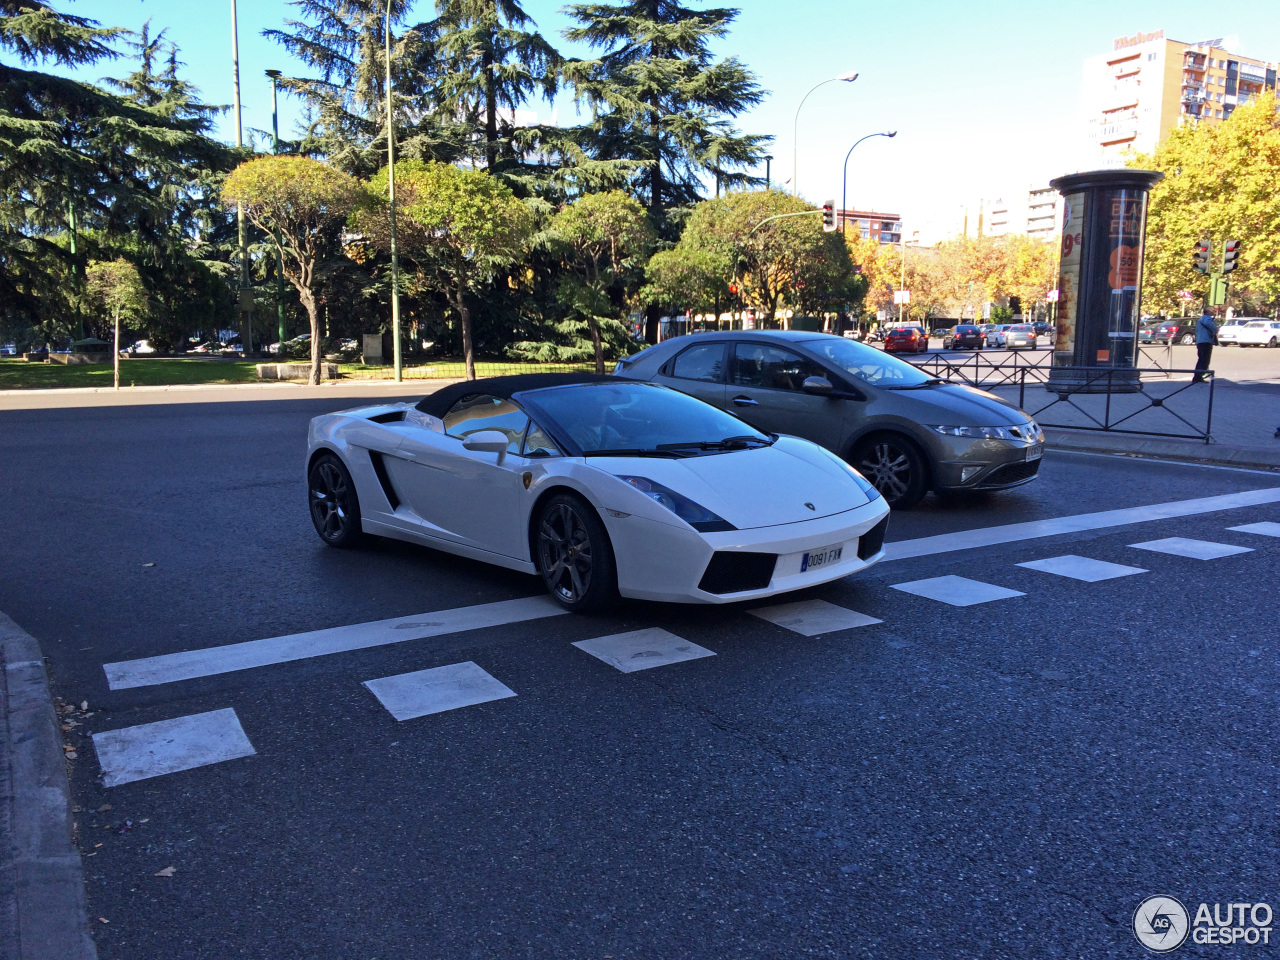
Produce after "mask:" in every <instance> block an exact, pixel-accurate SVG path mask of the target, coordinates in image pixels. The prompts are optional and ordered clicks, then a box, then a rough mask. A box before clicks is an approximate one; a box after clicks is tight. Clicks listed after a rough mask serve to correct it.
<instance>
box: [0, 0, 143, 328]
mask: <svg viewBox="0 0 1280 960" xmlns="http://www.w3.org/2000/svg"><path fill="white" fill-rule="evenodd" d="M119 32H120V31H119V30H115V29H111V28H104V27H100V26H99V25H98V24H97V23H96V22H95V21H93V20H89V19H87V18H85V17H73V16H69V15H67V14H59V13H55V12H54V11H53V10H52V9H51V8H50V7H49V6H48V5H47V4H45V3H42V2H40V0H0V55H5V58H6V59H8V58H9V57H12V56H16V58H17V61H18V62H19V63H22V64H26V65H28V66H31V65H36V64H40V63H45V62H48V63H53V64H56V65H59V66H64V67H77V66H84V65H87V64H93V63H96V62H98V61H99V60H102V59H104V58H107V57H111V56H113V55H114V51H113V50H112V48H111V45H110V44H111V40H112V38H113V37H115V36H116V35H117V34H118V33H119ZM100 108H101V102H100V100H99V98H98V96H97V95H96V93H95V91H94V90H93V89H92V88H90V87H87V86H85V85H83V84H78V83H75V82H73V81H70V80H66V79H63V78H61V77H55V76H51V75H49V74H45V73H36V72H33V71H29V70H23V69H19V68H18V67H15V66H12V65H10V64H9V63H6V62H4V61H2V60H0V156H3V157H4V158H5V160H4V162H3V163H0V332H5V333H7V335H11V336H12V335H21V336H23V339H31V338H33V337H34V332H33V331H32V327H34V326H35V325H36V324H38V323H39V322H40V321H41V320H42V319H43V318H44V317H45V316H46V315H47V311H48V308H49V306H50V305H51V304H52V303H55V302H60V303H61V305H62V306H63V307H66V306H67V305H68V304H69V298H68V297H67V296H66V295H65V293H66V292H65V291H64V290H63V289H62V287H63V286H65V284H66V283H67V282H68V281H69V280H73V277H74V274H72V273H70V272H69V270H68V268H69V266H70V265H71V261H70V258H69V256H68V253H67V250H66V245H65V244H61V243H58V242H57V241H56V239H55V238H51V237H49V236H48V235H47V234H49V233H50V232H51V231H56V230H60V229H61V228H62V227H63V225H64V223H65V221H66V215H67V210H68V203H69V201H70V199H71V197H72V195H73V192H74V191H75V188H76V187H77V186H79V185H82V184H87V183H88V182H89V181H91V180H92V177H93V169H92V166H93V165H92V161H91V160H90V159H89V158H87V157H85V156H83V155H82V154H81V152H80V151H79V150H78V149H77V148H76V145H75V144H74V143H73V142H71V141H70V138H68V137H67V135H66V134H67V129H66V127H67V122H68V120H69V119H70V118H73V117H81V116H84V115H92V114H94V113H96V112H97V111H98V110H99V109H100ZM64 330H65V326H64Z"/></svg>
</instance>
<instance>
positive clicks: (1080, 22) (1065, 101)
mask: <svg viewBox="0 0 1280 960" xmlns="http://www.w3.org/2000/svg"><path fill="white" fill-rule="evenodd" d="M52 2H53V4H54V6H55V7H56V8H58V9H63V10H68V11H70V12H73V13H76V14H79V15H81V16H89V17H93V18H94V19H97V20H99V21H101V22H102V23H104V24H110V25H116V26H123V27H129V28H132V29H137V28H138V27H140V26H141V24H142V22H143V21H144V20H146V19H148V18H150V19H151V21H152V27H153V29H159V28H161V27H163V28H167V30H168V36H169V38H170V39H171V40H173V41H175V42H176V43H177V44H178V46H179V47H180V49H181V55H182V59H183V60H185V61H186V63H187V65H188V66H187V71H188V76H189V78H190V79H191V80H192V81H193V82H194V83H195V84H196V85H197V86H198V87H199V88H200V89H201V91H202V93H203V95H204V99H205V100H206V101H208V102H211V103H228V104H229V103H230V102H231V92H232V91H231V28H230V21H231V17H230V2H229V0H195V2H193V0H79V2H74V3H69V2H67V0H52ZM686 2H687V3H690V4H691V5H694V6H700V7H701V6H708V5H709V4H699V3H697V0H686ZM1273 3H1274V0H1263V2H1261V3H1239V4H1230V5H1226V4H1222V5H1218V4H1213V5H1210V4H1206V3H1204V2H1203V0H1200V2H1188V0H1128V2H1127V3H1124V4H1116V3H1114V2H1112V0H1075V2H1073V3H1072V4H1070V5H1061V4H1059V5H1050V4H1041V3H1035V2H1030V0H966V2H963V3H961V2H958V0H896V2H895V0H888V2H885V0H881V2H876V3H869V2H865V0H745V2H742V3H741V5H740V6H739V10H740V13H739V16H738V20H737V23H736V24H735V27H734V29H733V31H732V33H731V34H730V36H729V37H728V38H727V39H726V40H725V41H724V42H722V43H721V44H720V45H719V49H718V50H717V53H719V54H721V55H733V56H737V57H739V58H740V59H742V60H744V61H745V62H746V63H747V64H748V65H749V66H750V67H751V68H752V69H753V70H754V71H755V72H756V75H757V76H758V78H759V81H760V84H761V86H763V87H764V88H765V89H766V90H767V91H769V95H768V96H767V97H766V99H765V101H764V102H763V103H762V104H761V105H760V106H758V107H757V108H755V109H754V110H753V111H752V112H751V113H750V114H747V115H744V116H743V117H741V118H740V121H739V123H740V126H741V127H742V128H743V129H744V130H748V131H750V132H753V133H764V134H771V135H773V136H774V137H775V143H774V145H773V149H772V153H773V155H774V157H775V160H774V162H773V176H774V179H775V181H786V180H789V179H790V178H791V176H792V163H791V157H792V143H793V140H792V124H793V122H794V118H795V114H796V107H797V104H798V103H799V102H800V99H801V97H803V96H804V94H805V91H807V90H808V89H809V88H810V87H812V86H813V85H814V84H815V83H817V82H818V81H820V80H823V79H826V78H828V77H834V76H837V75H839V74H841V73H844V72H846V71H857V72H858V73H859V74H860V76H859V79H858V80H857V81H856V82H854V83H851V84H846V83H830V84H826V85H825V86H823V87H822V88H821V89H819V90H817V91H816V92H815V93H814V94H813V95H812V96H810V97H809V99H808V101H807V102H806V103H805V105H804V108H803V110H802V111H801V113H800V119H799V136H798V146H799V154H800V158H799V185H800V190H801V193H802V194H803V195H804V196H806V197H807V198H808V199H810V200H811V201H814V202H821V201H822V200H824V199H826V198H827V197H834V198H835V199H836V200H837V202H839V198H840V187H841V165H842V163H843V161H844V158H845V154H846V152H847V151H848V149H849V147H850V146H851V145H852V144H853V142H854V141H855V140H857V139H858V138H859V137H861V136H863V135H864V134H867V133H872V132H876V131H881V130H894V129H896V130H897V131H898V136H897V137H896V138H895V139H893V140H888V139H884V138H874V139H871V140H868V141H866V142H865V143H863V144H862V145H861V146H859V147H858V148H857V150H856V151H855V152H854V153H853V155H852V158H851V160H850V163H849V205H850V206H855V205H856V206H858V207H860V208H863V209H866V208H868V207H870V208H872V209H876V210H887V211H891V212H897V213H901V214H902V215H903V216H904V222H905V225H906V226H905V229H906V230H907V233H908V234H910V232H911V231H912V230H913V229H914V228H915V227H916V226H920V227H931V226H933V225H934V224H937V223H940V222H949V221H953V220H955V219H956V216H957V211H958V210H959V209H960V207H961V206H962V205H965V204H968V205H974V204H976V203H977V202H978V201H979V199H981V198H988V199H990V198H993V197H998V196H1002V195H1005V196H1012V195H1014V194H1016V193H1017V192H1018V191H1020V190H1024V189H1025V188H1026V186H1027V185H1029V184H1030V183H1037V184H1043V183H1045V182H1047V180H1048V179H1049V178H1050V177H1053V176H1057V175H1059V174H1061V173H1066V172H1069V171H1071V170H1074V169H1076V167H1077V160H1076V151H1077V150H1078V145H1079V143H1080V141H1081V139H1082V137H1083V131H1082V129H1081V128H1080V126H1079V121H1078V102H1079V96H1080V77H1081V67H1082V64H1083V61H1084V60H1085V58H1086V57H1090V56H1093V55H1096V54H1099V53H1104V52H1106V51H1108V50H1109V49H1111V42H1112V39H1113V38H1115V37H1119V36H1122V35H1128V34H1133V33H1137V32H1139V31H1143V32H1149V31H1153V30H1158V29H1163V30H1164V31H1165V36H1166V37H1169V38H1171V39H1176V40H1183V41H1194V40H1201V39H1206V38H1211V37H1225V36H1233V35H1235V36H1238V37H1239V47H1238V52H1240V53H1242V54H1245V55H1248V56H1254V57H1260V58H1262V59H1266V60H1270V61H1273V62H1274V61H1278V60H1280V16H1275V15H1264V14H1263V11H1264V9H1266V8H1267V7H1269V6H1271V5H1272V4H1273ZM524 6H525V10H526V11H527V12H528V13H529V14H530V15H531V16H532V17H533V18H534V19H535V20H536V21H537V22H538V25H539V27H540V28H541V29H542V30H543V32H544V33H546V34H547V35H549V36H552V37H553V38H554V39H555V41H556V42H557V43H558V44H559V45H560V47H561V49H563V50H565V52H567V53H575V52H576V53H579V54H583V53H585V51H573V50H571V49H570V48H569V47H568V44H567V43H566V42H564V41H563V39H562V38H561V37H560V36H559V33H560V31H561V30H562V29H563V28H564V27H565V26H567V25H568V24H569V20H568V18H567V17H565V16H564V14H563V13H562V12H561V10H562V7H563V4H562V2H559V0H525V4H524ZM433 7H434V4H433V3H432V2H431V0H419V2H418V5H417V7H416V9H415V11H414V14H415V16H416V17H417V18H418V19H423V20H425V19H428V18H429V17H430V16H431V14H432V10H433ZM1274 13H1275V11H1274V10H1272V14H1274ZM292 15H293V11H292V10H291V7H290V4H289V3H288V2H287V0H239V24H240V59H241V68H240V69H241V74H240V76H241V95H242V103H243V115H244V124H245V126H246V128H249V127H256V128H258V129H268V128H269V127H270V123H271V115H270V111H271V97H270V85H269V82H268V81H267V80H266V78H265V77H264V75H263V71H264V70H265V69H267V68H269V67H270V68H278V69H281V70H283V71H285V72H286V73H289V72H291V71H294V70H300V67H299V66H297V65H295V64H292V63H291V62H290V60H289V58H288V57H286V56H284V54H283V50H282V48H280V47H279V46H278V45H276V44H274V43H271V42H269V41H267V40H266V39H264V38H263V37H262V35H261V33H262V30H263V29H265V28H267V27H279V26H281V24H282V22H283V20H284V19H285V18H286V17H289V16H292ZM127 70H128V65H127V64H126V63H124V62H123V61H119V62H117V63H115V64H111V63H104V64H99V65H98V67H96V68H93V69H91V70H89V71H88V72H87V73H86V74H85V77H86V79H97V78H98V77H100V76H102V75H104V74H116V75H118V74H122V73H125V72H127ZM535 108H536V109H537V110H538V112H539V114H540V117H541V118H542V119H549V118H550V116H551V109H550V108H549V107H548V106H547V105H546V104H537V105H535ZM557 109H558V114H559V119H560V121H561V122H562V123H564V122H572V110H573V107H572V104H571V103H570V102H569V101H567V100H566V99H564V98H562V100H561V102H560V103H559V104H558V105H557ZM281 114H282V117H283V120H282V132H285V131H286V130H288V129H290V128H291V127H292V125H293V123H294V122H296V117H297V110H296V108H295V107H294V105H293V104H291V103H290V102H289V101H288V100H287V99H285V100H282V103H281ZM219 132H220V134H221V135H222V136H223V137H224V139H227V140H228V141H230V140H232V139H233V137H234V130H233V127H232V126H231V123H230V120H229V118H225V119H224V120H223V121H222V125H221V128H220V131H219ZM761 172H762V173H763V171H761Z"/></svg>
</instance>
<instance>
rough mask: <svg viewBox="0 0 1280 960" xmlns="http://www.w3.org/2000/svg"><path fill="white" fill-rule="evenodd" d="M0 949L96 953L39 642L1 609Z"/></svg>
mask: <svg viewBox="0 0 1280 960" xmlns="http://www.w3.org/2000/svg"><path fill="white" fill-rule="evenodd" d="M0 657H2V659H3V664H4V671H3V674H2V675H0V697H2V699H3V709H2V710H0V733H3V734H4V742H5V744H6V747H7V749H6V750H5V751H4V755H3V756H0V786H2V788H3V796H0V804H2V808H0V828H2V829H3V832H4V834H5V835H6V839H7V840H8V841H9V842H8V844H7V846H8V849H6V850H4V851H3V857H2V858H0V875H3V881H0V895H3V898H4V902H3V903H0V922H2V923H3V924H4V925H5V930H4V931H3V940H4V942H3V943H0V952H2V953H3V955H4V956H5V957H13V958H14V960H97V956H98V951H97V949H96V948H95V946H94V944H93V938H92V937H91V936H90V935H89V923H88V918H87V913H86V910H87V903H86V900H85V887H84V869H83V866H82V864H81V860H80V852H79V851H78V850H77V849H76V847H75V845H74V844H73V843H72V841H71V830H72V825H71V792H70V787H69V785H68V783H67V770H66V762H65V761H64V760H63V758H62V738H61V737H60V736H59V735H58V727H57V718H56V716H55V714H54V711H53V700H52V698H51V697H50V695H49V681H48V676H47V675H46V673H45V668H44V658H43V656H42V655H41V652H40V644H39V643H38V642H37V641H36V639H35V638H34V637H33V636H31V635H30V634H29V633H27V632H26V631H24V630H22V629H21V628H20V627H19V626H18V625H17V624H15V623H14V622H13V621H12V620H10V619H9V618H8V617H7V616H5V615H4V614H3V613H0Z"/></svg>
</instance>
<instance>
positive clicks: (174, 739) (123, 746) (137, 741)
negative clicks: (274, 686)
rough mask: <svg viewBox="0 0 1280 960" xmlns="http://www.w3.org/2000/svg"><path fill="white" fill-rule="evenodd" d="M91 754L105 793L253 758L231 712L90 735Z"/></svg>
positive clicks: (215, 712)
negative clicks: (151, 779) (168, 776)
mask: <svg viewBox="0 0 1280 960" xmlns="http://www.w3.org/2000/svg"><path fill="white" fill-rule="evenodd" d="M93 749H94V751H95V752H96V753H97V754H98V764H99V765H100V766H101V767H102V782H103V783H104V784H105V785H106V786H108V787H118V786H120V785H121V784H124V783H133V782H134V781H135V780H146V779H148V778H150V777H158V776H161V775H162V774H166V773H178V772H180V771H182V770H193V769H195V768H196V767H204V766H208V765H209V764H211V763H222V762H223V761H225V760H238V759H240V758H241V757H251V756H253V755H254V754H255V753H256V752H257V751H255V750H254V749H253V744H251V743H250V742H249V738H248V737H247V736H245V732H244V728H243V727H241V726H240V719H239V718H238V717H237V716H236V712H235V711H234V710H231V709H223V710H211V711H209V712H208V713H194V714H191V715H190V716H186V717H176V718H174V719H172V720H160V721H157V722H156V723H143V724H139V725H138V726H136V727H122V728H120V729H119V730H107V731H104V732H103V733H95V734H94V735H93Z"/></svg>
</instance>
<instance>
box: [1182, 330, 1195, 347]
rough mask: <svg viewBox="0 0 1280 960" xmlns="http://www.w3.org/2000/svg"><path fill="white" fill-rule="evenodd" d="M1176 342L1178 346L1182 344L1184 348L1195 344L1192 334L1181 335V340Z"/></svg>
mask: <svg viewBox="0 0 1280 960" xmlns="http://www.w3.org/2000/svg"><path fill="white" fill-rule="evenodd" d="M1178 342H1179V343H1180V344H1182V345H1183V346H1184V347H1189V346H1191V345H1192V344H1193V343H1195V342H1196V337H1195V334H1193V333H1184V334H1183V335H1182V339H1181V340H1179V341H1178Z"/></svg>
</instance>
